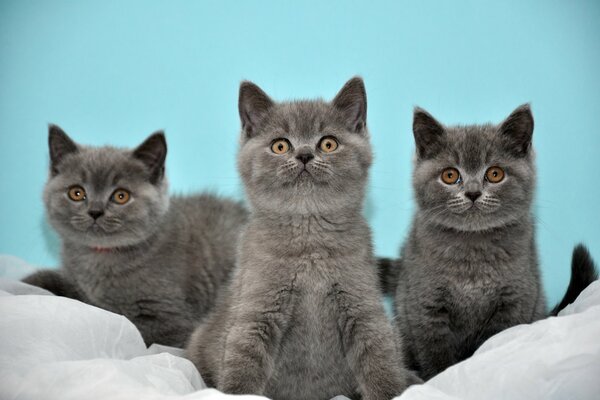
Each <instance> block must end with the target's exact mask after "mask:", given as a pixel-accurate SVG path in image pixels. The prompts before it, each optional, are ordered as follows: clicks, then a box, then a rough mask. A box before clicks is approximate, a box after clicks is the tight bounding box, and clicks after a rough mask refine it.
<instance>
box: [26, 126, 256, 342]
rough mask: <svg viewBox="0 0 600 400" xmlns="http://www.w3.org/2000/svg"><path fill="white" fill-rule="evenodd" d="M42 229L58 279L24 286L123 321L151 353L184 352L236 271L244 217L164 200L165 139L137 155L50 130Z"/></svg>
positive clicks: (219, 202) (204, 200) (225, 207)
mask: <svg viewBox="0 0 600 400" xmlns="http://www.w3.org/2000/svg"><path fill="white" fill-rule="evenodd" d="M49 144H50V160H51V165H50V177H49V179H48V182H47V183H46V188H45V191H44V202H45V205H46V212H47V215H48V219H49V221H50V223H51V224H52V226H53V227H54V228H55V229H56V231H57V232H58V233H59V235H60V236H61V238H62V267H63V268H62V269H60V270H44V271H39V272H37V273H35V274H33V275H30V276H29V277H27V278H25V279H24V281H25V282H27V283H31V284H33V285H36V286H40V287H42V288H45V289H48V290H50V291H52V292H53V293H55V294H58V295H63V296H68V297H72V298H76V299H79V300H82V301H85V302H88V303H90V304H93V305H96V306H98V307H102V308H105V309H107V310H110V311H113V312H116V313H119V314H123V315H125V316H126V317H127V318H129V319H130V320H131V321H132V322H133V323H134V324H135V325H136V326H137V327H138V329H139V330H140V332H141V333H142V336H143V337H144V340H145V341H146V343H147V344H151V343H161V344H165V345H171V346H179V347H181V346H183V345H184V343H185V341H186V340H187V338H188V337H189V335H190V334H191V332H192V330H193V329H194V327H195V325H196V321H197V320H198V319H199V318H201V317H202V316H203V315H204V314H206V313H207V311H208V310H209V309H210V308H211V307H212V306H213V304H214V303H215V298H216V294H217V291H218V290H219V289H220V287H221V285H222V284H223V283H224V282H225V281H226V280H227V279H228V276H229V274H230V272H231V270H232V269H233V267H234V264H235V252H236V243H237V240H238V236H239V232H240V230H241V226H242V225H243V224H244V223H245V222H246V219H247V212H246V211H245V210H244V208H243V207H242V206H241V205H240V204H238V203H235V202H232V201H229V200H224V199H220V198H217V197H214V196H211V195H208V194H204V195H198V196H189V197H172V198H169V196H168V194H167V181H166V178H165V176H164V164H165V157H166V154H167V144H166V141H165V137H164V135H163V134H162V133H155V134H153V135H152V136H150V137H149V138H148V139H147V140H146V141H145V142H144V143H142V144H141V145H140V146H139V147H138V148H136V149H135V150H132V151H131V150H124V149H117V148H113V147H83V146H80V145H77V144H75V143H74V142H73V141H72V140H71V139H70V138H69V137H68V136H67V135H66V134H65V133H64V132H63V131H62V130H61V129H60V128H59V127H57V126H50V134H49Z"/></svg>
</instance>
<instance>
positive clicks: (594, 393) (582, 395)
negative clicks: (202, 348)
mask: <svg viewBox="0 0 600 400" xmlns="http://www.w3.org/2000/svg"><path fill="white" fill-rule="evenodd" d="M9 292H11V293H21V295H13V294H11V293H9ZM0 316H1V317H0V399H61V400H67V399H78V400H79V399H203V400H219V399H231V398H233V396H227V395H224V394H221V393H219V392H218V391H216V390H213V389H205V386H204V384H203V382H202V379H201V378H200V376H199V374H198V372H197V371H196V369H195V368H194V366H193V365H192V364H191V362H189V361H188V360H186V359H183V358H181V357H179V356H178V355H180V354H181V351H180V350H178V349H172V348H166V347H162V346H152V347H151V348H150V349H146V347H145V346H144V342H143V341H142V338H141V336H140V334H139V332H138V331H137V329H136V328H135V326H134V325H133V324H132V323H131V322H129V321H128V320H127V319H126V318H124V317H122V316H119V315H116V314H113V313H110V312H108V311H105V310H102V309H99V308H96V307H92V306H89V305H86V304H83V303H80V302H78V301H75V300H71V299H67V298H62V297H56V296H48V295H47V293H43V291H41V290H39V289H37V288H33V287H30V286H28V285H24V284H21V283H18V282H14V281H7V280H2V279H0ZM599 377H600V282H594V284H593V285H591V286H590V287H589V288H588V289H587V290H586V291H585V292H584V293H583V294H582V295H581V296H580V298H579V299H578V300H577V302H576V303H575V304H573V305H571V306H569V307H567V309H565V310H564V311H563V312H562V313H561V315H560V316H559V317H555V318H549V319H546V320H543V321H539V322H536V323H534V324H531V325H522V326H517V327H514V328H511V329H509V330H507V331H505V332H502V333H500V334H498V335H496V336H494V337H493V338H491V339H490V340H488V341H487V342H486V343H485V344H484V345H483V346H482V347H481V348H480V349H479V350H478V351H477V352H476V354H475V355H474V356H473V357H471V358H470V359H469V360H466V361H464V362H462V363H460V364H457V365H455V366H453V367H451V368H449V369H448V370H446V371H445V372H443V373H441V374H440V375H438V376H437V377H435V378H433V379H432V380H430V381H429V382H427V383H426V384H424V385H419V386H414V387H411V388H409V389H408V390H407V391H406V392H405V393H404V394H403V395H402V396H400V397H399V398H400V399H402V400H415V399H434V400H438V399H439V400H450V399H452V400H455V399H477V400H481V399H511V400H519V399H527V400H530V399H556V400H563V399H569V400H571V399H575V400H579V399H581V400H584V399H598V398H600V378H599ZM235 398H236V399H259V398H262V397H258V396H241V397H240V396H236V397H235Z"/></svg>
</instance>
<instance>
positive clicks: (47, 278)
mask: <svg viewBox="0 0 600 400" xmlns="http://www.w3.org/2000/svg"><path fill="white" fill-rule="evenodd" d="M22 281H23V282H25V283H28V284H30V285H33V286H37V287H40V288H42V289H46V290H48V291H50V292H52V293H54V294H55V295H57V296H63V297H69V298H71V299H75V300H79V301H84V302H88V300H87V297H86V296H85V295H84V294H83V292H82V291H81V289H79V287H77V284H76V283H75V282H73V281H72V280H71V279H69V278H67V277H66V276H65V275H64V274H63V273H62V272H61V271H60V270H51V269H43V270H40V271H36V272H34V273H33V274H31V275H29V276H27V277H25V278H23V279H22Z"/></svg>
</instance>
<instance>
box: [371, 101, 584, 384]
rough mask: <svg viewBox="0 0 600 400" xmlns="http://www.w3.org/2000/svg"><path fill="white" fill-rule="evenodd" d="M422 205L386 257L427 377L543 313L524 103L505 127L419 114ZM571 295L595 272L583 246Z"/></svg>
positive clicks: (400, 321)
mask: <svg viewBox="0 0 600 400" xmlns="http://www.w3.org/2000/svg"><path fill="white" fill-rule="evenodd" d="M413 131H414V137H415V142H416V146H417V157H416V163H415V167H414V174H413V186H414V191H415V196H416V202H417V211H416V213H415V216H414V219H413V223H412V229H411V231H410V235H409V237H408V239H407V240H406V242H405V244H404V246H403V248H402V251H401V258H400V260H399V261H395V262H390V261H389V260H380V268H382V269H383V273H384V275H386V274H387V276H383V277H382V279H383V287H384V289H388V290H394V289H395V312H396V314H397V319H396V321H397V328H398V330H399V332H400V335H401V337H402V338H403V339H404V343H405V347H404V349H405V352H406V353H405V355H406V358H407V361H408V362H409V365H411V366H412V367H413V368H415V369H416V370H417V371H419V373H420V376H421V377H422V378H423V379H428V378H430V377H432V376H434V375H435V374H437V373H438V372H441V371H443V370H444V369H445V368H447V367H448V366H450V365H452V364H454V363H456V362H458V361H461V360H463V359H465V358H467V357H469V356H470V355H471V354H472V353H473V352H474V351H475V350H476V349H477V348H478V347H479V346H480V345H481V344H482V343H483V342H484V341H485V340H486V339H487V338H489V337H490V336H492V335H494V334H496V333H498V332H500V331H502V330H504V329H506V328H509V327H511V326H513V325H517V324H522V323H529V322H532V321H534V320H536V319H539V318H542V317H544V316H546V301H545V297H544V293H543V290H542V286H541V282H540V273H539V268H538V257H537V251H536V246H535V237H534V221H533V216H532V210H531V204H532V198H533V194H534V186H535V166H534V156H533V150H532V148H531V138H532V135H533V116H532V114H531V111H530V109H529V106H528V105H523V106H521V107H519V108H517V109H516V110H515V111H514V112H513V113H512V114H511V115H510V116H509V117H508V118H507V119H506V120H505V121H504V122H502V123H501V124H500V125H497V126H494V125H490V124H488V125H473V126H456V127H445V126H442V125H441V124H440V123H438V122H437V121H436V120H435V119H434V118H433V117H432V116H431V115H429V114H428V113H427V112H425V111H424V110H421V109H416V110H415V114H414V124H413ZM572 268H573V276H572V279H571V284H570V286H569V290H568V291H567V294H566V295H565V299H563V302H562V303H561V305H559V306H558V307H557V308H556V309H555V310H554V311H553V312H554V313H557V312H558V310H559V309H560V308H562V307H564V306H566V304H568V303H569V302H571V301H573V300H574V299H575V298H576V297H577V295H578V294H579V292H581V290H583V288H585V287H586V286H587V285H588V284H589V283H590V282H591V281H593V280H594V279H595V278H596V274H595V267H594V264H593V262H592V260H591V258H590V257H589V254H588V253H587V250H586V249H585V248H584V247H582V246H579V247H577V248H576V250H575V252H574V256H573V266H572Z"/></svg>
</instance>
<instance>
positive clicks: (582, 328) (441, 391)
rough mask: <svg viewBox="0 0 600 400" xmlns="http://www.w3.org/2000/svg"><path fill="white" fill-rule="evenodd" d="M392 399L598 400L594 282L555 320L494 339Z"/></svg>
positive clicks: (597, 293) (598, 320)
mask: <svg viewBox="0 0 600 400" xmlns="http://www.w3.org/2000/svg"><path fill="white" fill-rule="evenodd" d="M398 399H401V400H425V399H427V400H457V399H461V400H470V399H473V400H482V399H507V400H520V399H523V400H525V399H526V400H531V399H544V400H592V399H600V281H596V282H593V283H592V284H591V285H590V286H589V287H588V288H587V289H586V290H584V291H583V293H582V294H581V295H580V296H579V298H578V299H577V300H576V301H575V303H573V304H570V305H569V306H567V307H566V308H565V309H564V310H562V311H561V312H560V314H559V316H558V317H550V318H546V319H544V320H541V321H537V322H535V323H533V324H529V325H519V326H515V327H513V328H510V329H507V330H505V331H503V332H500V333H498V334H497V335H495V336H494V337H492V338H490V339H489V340H488V341H486V342H485V343H484V344H483V345H482V346H481V347H480V348H479V349H478V350H477V351H476V352H475V354H474V355H473V356H472V357H471V358H469V359H468V360H465V361H463V362H461V363H459V364H456V365H454V366H452V367H450V368H448V369H447V370H445V371H444V372H442V373H441V374H439V375H437V376H435V377H434V378H432V379H431V380H429V381H428V382H427V383H426V384H424V385H418V386H413V387H410V388H408V390H406V391H405V392H404V393H403V394H402V395H401V396H400V397H398Z"/></svg>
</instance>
